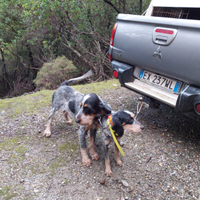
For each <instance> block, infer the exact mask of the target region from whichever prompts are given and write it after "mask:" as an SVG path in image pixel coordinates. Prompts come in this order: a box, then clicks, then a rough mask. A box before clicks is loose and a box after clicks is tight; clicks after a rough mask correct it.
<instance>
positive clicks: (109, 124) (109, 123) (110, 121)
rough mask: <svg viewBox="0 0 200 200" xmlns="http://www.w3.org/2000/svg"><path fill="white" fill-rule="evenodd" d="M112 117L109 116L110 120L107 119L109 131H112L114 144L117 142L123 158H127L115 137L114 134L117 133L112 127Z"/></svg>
mask: <svg viewBox="0 0 200 200" xmlns="http://www.w3.org/2000/svg"><path fill="white" fill-rule="evenodd" d="M111 116H112V115H109V116H108V118H107V125H108V127H109V129H110V132H111V134H112V137H113V140H114V142H115V144H116V146H117V148H118V149H119V151H120V153H121V154H122V156H125V153H124V152H123V150H122V148H121V146H120V145H119V143H118V141H117V139H116V137H115V133H114V132H115V131H114V130H113V129H112V127H111V125H113V123H112V119H111ZM111 123H112V124H111Z"/></svg>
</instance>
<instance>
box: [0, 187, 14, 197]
mask: <svg viewBox="0 0 200 200" xmlns="http://www.w3.org/2000/svg"><path fill="white" fill-rule="evenodd" d="M15 196H17V194H16V193H14V192H12V191H11V190H10V187H9V186H5V187H4V188H1V189H0V197H2V198H3V199H4V200H9V199H12V198H13V197H15Z"/></svg>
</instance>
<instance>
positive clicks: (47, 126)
mask: <svg viewBox="0 0 200 200" xmlns="http://www.w3.org/2000/svg"><path fill="white" fill-rule="evenodd" d="M52 121H53V118H50V119H49V120H48V122H47V125H46V129H45V131H44V136H46V137H50V136H51V123H52Z"/></svg>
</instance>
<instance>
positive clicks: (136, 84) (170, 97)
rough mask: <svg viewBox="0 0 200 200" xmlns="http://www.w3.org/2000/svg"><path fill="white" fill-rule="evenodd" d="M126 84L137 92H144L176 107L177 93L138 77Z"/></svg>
mask: <svg viewBox="0 0 200 200" xmlns="http://www.w3.org/2000/svg"><path fill="white" fill-rule="evenodd" d="M125 86H126V87H128V88H130V89H132V90H134V91H136V92H139V93H141V92H142V94H143V95H145V96H149V97H152V98H154V99H156V100H158V101H160V102H162V103H165V104H167V105H169V106H172V107H176V102H177V99H178V95H177V94H172V93H169V92H166V91H165V90H161V89H159V88H157V87H153V86H151V85H149V84H146V83H144V82H141V81H139V80H137V79H135V80H134V81H133V82H129V83H125Z"/></svg>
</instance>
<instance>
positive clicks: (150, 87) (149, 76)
mask: <svg viewBox="0 0 200 200" xmlns="http://www.w3.org/2000/svg"><path fill="white" fill-rule="evenodd" d="M109 59H110V61H111V67H112V70H113V76H114V77H115V78H118V79H119V82H120V84H121V86H123V87H126V88H128V89H130V90H132V91H135V92H137V93H140V94H142V95H143V96H144V97H146V99H149V100H153V101H158V102H159V103H160V102H161V103H164V104H167V105H169V106H171V107H174V108H175V109H176V110H178V111H180V112H182V113H183V114H186V115H188V116H190V117H193V118H195V119H197V120H199V119H200V1H198V0H190V1H183V0H181V1H180V0H173V1H172V0H153V1H151V3H150V5H149V8H148V9H147V12H146V15H145V16H144V15H131V14H118V16H117V18H116V23H115V25H114V27H113V30H112V33H111V40H110V48H109Z"/></svg>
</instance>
